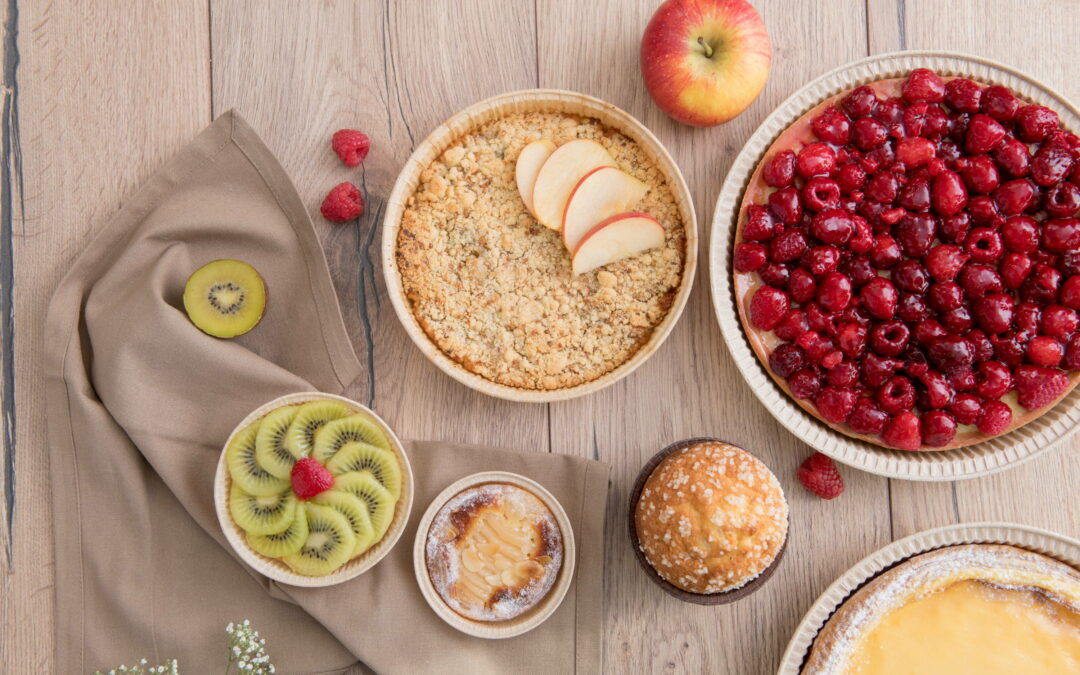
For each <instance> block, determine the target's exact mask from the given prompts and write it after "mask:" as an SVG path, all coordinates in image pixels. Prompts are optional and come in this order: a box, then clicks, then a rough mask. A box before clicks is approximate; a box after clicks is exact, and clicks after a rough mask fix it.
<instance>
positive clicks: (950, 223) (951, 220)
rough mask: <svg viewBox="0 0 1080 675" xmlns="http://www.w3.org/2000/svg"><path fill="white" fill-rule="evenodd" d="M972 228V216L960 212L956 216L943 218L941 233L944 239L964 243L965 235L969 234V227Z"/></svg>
mask: <svg viewBox="0 0 1080 675" xmlns="http://www.w3.org/2000/svg"><path fill="white" fill-rule="evenodd" d="M970 228H971V216H969V215H968V214H966V213H958V214H956V215H955V216H949V217H947V218H942V219H941V228H940V230H939V234H940V235H941V239H942V240H943V241H951V242H955V243H958V244H959V243H963V241H964V237H966V236H967V233H968V229H970Z"/></svg>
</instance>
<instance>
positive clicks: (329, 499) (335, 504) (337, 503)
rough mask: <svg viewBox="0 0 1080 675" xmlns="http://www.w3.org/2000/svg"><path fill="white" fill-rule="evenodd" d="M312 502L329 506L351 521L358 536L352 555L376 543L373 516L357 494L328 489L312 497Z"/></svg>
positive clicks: (350, 523) (350, 524)
mask: <svg viewBox="0 0 1080 675" xmlns="http://www.w3.org/2000/svg"><path fill="white" fill-rule="evenodd" d="M311 503H312V504H318V505H319V506H329V507H330V508H332V509H335V510H337V511H338V512H340V513H341V515H343V516H345V519H346V520H348V521H349V527H351V528H352V531H353V535H355V536H356V547H355V548H354V549H353V552H352V556H357V555H360V554H361V553H363V552H364V551H366V550H368V549H369V548H371V545H372V544H374V543H375V528H373V527H372V526H371V516H369V515H368V510H367V505H366V504H364V502H362V501H360V498H359V497H357V496H356V495H354V494H350V493H348V492H341V491H340V490H327V491H326V492H320V493H319V494H317V495H315V496H314V497H312V498H311ZM352 556H350V557H352Z"/></svg>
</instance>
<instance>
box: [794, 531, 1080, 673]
mask: <svg viewBox="0 0 1080 675" xmlns="http://www.w3.org/2000/svg"><path fill="white" fill-rule="evenodd" d="M962 581H979V582H982V583H985V584H987V585H990V586H993V587H997V588H1001V589H1006V590H1024V591H1034V592H1037V593H1039V594H1041V595H1043V596H1044V597H1046V598H1047V599H1048V600H1050V601H1052V602H1055V603H1058V604H1059V605H1061V606H1062V607H1064V608H1065V609H1066V610H1068V611H1070V612H1074V613H1080V572H1078V571H1077V570H1075V569H1073V568H1072V567H1070V566H1069V565H1066V564H1064V563H1061V562H1058V561H1056V560H1054V559H1052V558H1049V557H1047V556H1044V555H1040V554H1038V553H1032V552H1031V551H1027V550H1024V549H1021V548H1017V547H1015V546H1008V545H1003V544H963V545H958V546H948V547H946V548H942V549H938V550H936V551H931V552H929V553H923V554H921V555H918V556H915V557H914V558H911V559H909V560H907V561H906V562H903V563H901V564H900V565H898V566H897V567H894V568H893V569H891V570H889V571H888V572H885V573H884V574H881V575H879V576H877V577H875V578H874V579H872V580H871V581H870V582H869V583H867V584H866V585H865V586H863V587H862V588H861V589H859V590H858V591H857V592H856V593H855V594H854V595H853V596H852V597H851V598H849V599H848V600H847V601H846V602H844V604H842V605H841V606H840V608H839V609H838V610H837V611H836V612H835V613H834V614H833V615H832V617H830V618H829V620H828V621H826V622H825V625H824V626H823V627H822V629H821V630H820V631H819V632H818V635H817V638H815V640H814V643H813V647H812V649H811V651H810V655H809V657H808V658H807V661H806V665H805V666H804V667H803V669H802V671H801V672H803V673H807V674H812V675H822V674H827V673H844V672H848V668H849V666H850V664H849V661H850V659H851V658H852V656H853V655H854V653H855V651H856V648H857V647H858V644H859V640H860V639H861V638H862V637H864V636H866V635H868V634H869V633H870V632H871V631H872V630H873V629H874V627H875V626H877V625H878V623H879V622H880V621H881V620H882V619H883V618H884V617H885V616H887V615H888V614H889V613H890V612H893V611H894V610H896V609H898V608H900V607H902V606H904V605H905V604H907V603H909V602H911V601H913V600H917V599H919V598H921V597H925V596H926V595H928V594H930V593H934V592H935V591H940V590H943V589H945V588H947V587H948V586H950V585H952V584H955V583H958V582H962Z"/></svg>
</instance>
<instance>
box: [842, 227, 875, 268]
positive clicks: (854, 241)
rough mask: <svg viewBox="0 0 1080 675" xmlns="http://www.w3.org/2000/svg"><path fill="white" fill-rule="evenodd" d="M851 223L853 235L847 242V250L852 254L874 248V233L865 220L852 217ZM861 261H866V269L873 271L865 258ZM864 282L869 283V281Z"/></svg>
mask: <svg viewBox="0 0 1080 675" xmlns="http://www.w3.org/2000/svg"><path fill="white" fill-rule="evenodd" d="M851 222H853V223H854V224H855V233H854V234H853V235H852V237H851V239H849V240H848V243H847V247H848V250H849V251H851V252H852V253H866V252H867V251H869V250H870V249H871V248H873V246H874V232H873V230H872V229H870V224H869V223H867V222H866V219H865V218H863V217H861V216H852V218H851ZM862 260H865V261H866V264H867V269H873V268H872V266H870V261H869V260H868V259H867V258H862ZM852 281H854V279H852ZM866 281H869V279H867V280H866Z"/></svg>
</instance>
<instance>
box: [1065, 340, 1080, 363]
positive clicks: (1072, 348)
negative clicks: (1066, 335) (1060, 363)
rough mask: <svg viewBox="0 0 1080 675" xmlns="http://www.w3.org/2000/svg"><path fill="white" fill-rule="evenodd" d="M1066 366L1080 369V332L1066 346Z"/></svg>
mask: <svg viewBox="0 0 1080 675" xmlns="http://www.w3.org/2000/svg"><path fill="white" fill-rule="evenodd" d="M1065 367H1066V368H1071V369H1073V370H1077V369H1080V333H1077V334H1075V335H1073V336H1072V338H1071V339H1070V340H1069V344H1068V345H1067V346H1066V347H1065Z"/></svg>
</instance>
